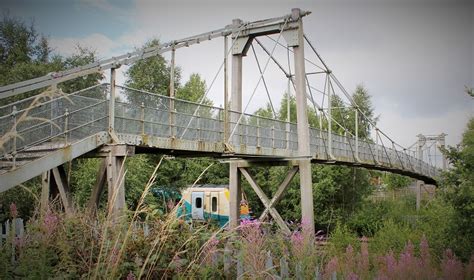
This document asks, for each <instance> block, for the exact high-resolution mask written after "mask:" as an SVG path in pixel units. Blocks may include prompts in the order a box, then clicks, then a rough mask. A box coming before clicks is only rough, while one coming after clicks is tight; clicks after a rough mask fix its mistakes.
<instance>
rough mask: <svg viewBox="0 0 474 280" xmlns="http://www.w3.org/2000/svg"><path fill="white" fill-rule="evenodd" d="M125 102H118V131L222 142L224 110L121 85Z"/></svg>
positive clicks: (116, 115)
mask: <svg viewBox="0 0 474 280" xmlns="http://www.w3.org/2000/svg"><path fill="white" fill-rule="evenodd" d="M117 89H119V90H120V94H121V96H123V99H122V100H121V101H120V102H116V107H115V120H116V121H115V129H116V131H117V132H119V133H129V134H136V135H141V134H146V135H151V136H157V137H166V138H168V137H174V138H176V139H185V140H202V141H209V142H222V141H223V139H224V135H223V133H224V115H223V109H222V108H219V107H214V106H209V105H205V104H204V105H199V104H198V103H194V102H191V101H185V100H179V99H173V98H170V97H168V96H164V95H160V94H153V93H149V92H145V91H140V90H135V89H130V88H127V87H122V86H117Z"/></svg>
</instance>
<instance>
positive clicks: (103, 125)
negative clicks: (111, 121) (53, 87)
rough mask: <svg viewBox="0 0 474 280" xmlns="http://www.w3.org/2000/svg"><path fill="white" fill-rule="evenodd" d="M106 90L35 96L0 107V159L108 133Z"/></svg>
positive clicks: (96, 87) (91, 88)
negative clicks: (44, 145) (42, 147)
mask: <svg viewBox="0 0 474 280" xmlns="http://www.w3.org/2000/svg"><path fill="white" fill-rule="evenodd" d="M106 94H107V86H106V85H97V86H93V87H90V88H87V89H84V90H81V91H77V92H75V93H71V94H59V95H56V96H53V97H46V96H44V97H41V96H40V97H41V98H39V96H34V97H30V98H26V99H23V100H20V101H17V102H13V103H11V104H8V105H5V106H2V107H0V112H1V114H2V115H0V137H1V143H0V144H1V156H0V158H13V159H14V158H15V156H16V154H17V153H18V152H21V151H23V150H26V149H28V148H30V147H33V146H37V145H40V144H44V143H46V142H50V143H53V142H55V143H57V142H59V143H61V142H62V143H64V144H67V143H71V142H74V141H76V140H79V139H82V138H84V137H86V136H90V135H93V134H95V133H97V132H100V131H104V130H106V129H107V116H108V112H107V108H108V107H107V106H108V104H107V100H106V98H105V97H106Z"/></svg>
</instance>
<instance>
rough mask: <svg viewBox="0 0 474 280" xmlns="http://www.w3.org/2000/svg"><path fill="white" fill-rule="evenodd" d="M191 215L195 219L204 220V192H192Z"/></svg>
mask: <svg viewBox="0 0 474 280" xmlns="http://www.w3.org/2000/svg"><path fill="white" fill-rule="evenodd" d="M191 201H192V207H191V215H192V217H193V219H195V220H204V192H192V193H191Z"/></svg>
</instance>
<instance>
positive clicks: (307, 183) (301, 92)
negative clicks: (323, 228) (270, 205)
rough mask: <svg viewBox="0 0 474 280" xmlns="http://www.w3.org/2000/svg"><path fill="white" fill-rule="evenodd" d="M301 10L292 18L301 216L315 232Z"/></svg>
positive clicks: (293, 14) (293, 11)
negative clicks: (294, 24) (295, 38)
mask: <svg viewBox="0 0 474 280" xmlns="http://www.w3.org/2000/svg"><path fill="white" fill-rule="evenodd" d="M300 13H301V11H300V9H293V10H292V17H293V18H294V19H296V18H297V19H298V25H299V28H298V30H297V32H298V42H297V45H294V46H293V51H294V60H295V88H296V92H295V96H296V119H297V131H298V154H299V156H300V157H307V159H301V160H299V170H300V171H299V172H300V188H301V212H302V213H301V214H302V221H304V222H305V223H306V224H307V225H308V228H309V229H310V230H312V231H313V232H314V213H313V190H312V187H313V182H312V178H311V160H310V157H311V150H310V138H309V124H308V114H307V103H306V71H305V58H304V37H303V34H304V33H303V21H302V19H301V16H300Z"/></svg>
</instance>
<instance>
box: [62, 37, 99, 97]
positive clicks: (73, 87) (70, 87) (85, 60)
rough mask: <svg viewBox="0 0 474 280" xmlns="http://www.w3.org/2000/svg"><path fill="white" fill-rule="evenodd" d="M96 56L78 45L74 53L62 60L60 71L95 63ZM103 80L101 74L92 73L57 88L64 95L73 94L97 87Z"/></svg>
mask: <svg viewBox="0 0 474 280" xmlns="http://www.w3.org/2000/svg"><path fill="white" fill-rule="evenodd" d="M97 61H98V58H97V54H96V53H95V51H93V50H91V49H89V48H87V47H82V46H80V45H77V46H76V52H75V53H73V54H72V55H71V56H70V57H66V58H65V59H63V62H62V69H71V68H75V67H79V66H82V65H86V64H90V63H93V62H97ZM103 78H104V75H103V74H102V73H94V74H90V75H87V76H84V77H79V78H76V79H72V80H70V81H67V82H64V83H61V84H60V85H59V87H60V88H61V89H62V90H63V91H64V92H66V93H71V92H75V91H78V90H81V89H84V88H87V87H91V86H94V85H98V84H99V83H100V81H101V80H102V79H103ZM97 97H102V98H103V97H104V96H97Z"/></svg>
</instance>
